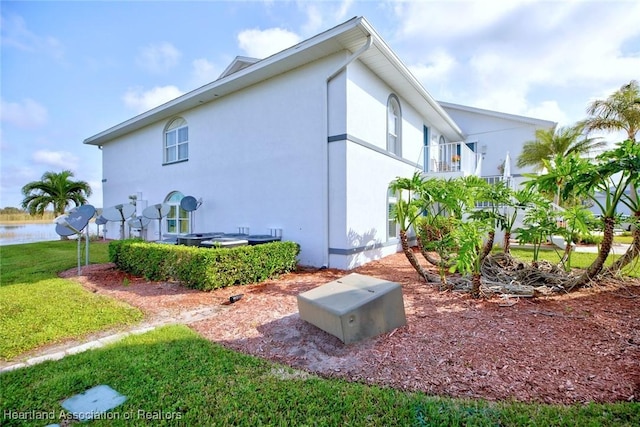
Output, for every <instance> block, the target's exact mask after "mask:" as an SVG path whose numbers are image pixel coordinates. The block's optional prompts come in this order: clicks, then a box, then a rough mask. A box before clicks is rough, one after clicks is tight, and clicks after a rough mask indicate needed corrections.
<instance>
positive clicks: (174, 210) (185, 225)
mask: <svg viewBox="0 0 640 427" xmlns="http://www.w3.org/2000/svg"><path fill="white" fill-rule="evenodd" d="M183 198H184V194H182V193H181V192H179V191H173V192H171V193H169V195H168V196H167V197H166V198H165V199H164V202H165V203H166V204H168V205H169V213H168V214H167V216H166V217H165V220H166V222H167V227H166V229H167V233H168V234H184V233H188V232H189V226H190V224H189V212H187V211H185V210H184V209H182V208H181V207H180V201H181V200H182V199H183Z"/></svg>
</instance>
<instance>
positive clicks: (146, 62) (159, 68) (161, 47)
mask: <svg viewBox="0 0 640 427" xmlns="http://www.w3.org/2000/svg"><path fill="white" fill-rule="evenodd" d="M181 56H182V54H181V53H180V51H179V50H178V49H176V48H175V46H173V45H172V44H171V43H168V42H162V43H156V44H151V45H149V46H146V47H144V48H142V49H140V54H139V55H138V57H137V58H136V63H137V64H138V65H140V66H141V67H143V68H145V69H147V70H149V71H151V72H153V73H162V72H165V71H168V70H169V69H171V68H173V67H175V66H176V65H178V61H179V60H180V57H181Z"/></svg>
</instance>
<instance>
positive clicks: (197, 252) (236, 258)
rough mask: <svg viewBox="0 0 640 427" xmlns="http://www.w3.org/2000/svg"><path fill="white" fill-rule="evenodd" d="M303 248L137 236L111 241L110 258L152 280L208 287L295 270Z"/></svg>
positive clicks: (243, 283)
mask: <svg viewBox="0 0 640 427" xmlns="http://www.w3.org/2000/svg"><path fill="white" fill-rule="evenodd" d="M299 252H300V246H298V244H297V243H294V242H273V243H266V244H263V245H256V246H239V247H236V248H217V249H215V248H212V249H208V248H198V247H194V246H182V245H164V244H158V243H150V242H144V241H141V240H136V239H129V240H116V241H113V242H111V243H110V244H109V259H110V260H111V262H113V263H115V264H116V266H117V267H118V268H119V269H120V270H123V271H126V272H128V273H131V274H133V275H135V276H142V277H145V278H147V279H148V280H175V281H178V282H180V283H182V284H184V285H185V286H187V287H190V288H194V289H200V290H205V291H208V290H212V289H217V288H223V287H226V286H232V285H245V284H247V283H255V282H261V281H263V280H266V279H269V278H273V277H275V276H277V275H278V274H282V273H287V272H289V271H292V270H294V269H295V268H296V265H297V260H296V257H297V255H298V253H299Z"/></svg>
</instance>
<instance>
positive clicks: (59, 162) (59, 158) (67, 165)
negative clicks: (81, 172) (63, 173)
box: [33, 150, 80, 171]
mask: <svg viewBox="0 0 640 427" xmlns="http://www.w3.org/2000/svg"><path fill="white" fill-rule="evenodd" d="M33 161H34V162H36V163H38V164H42V165H46V166H54V167H58V168H60V169H63V170H67V169H68V170H71V171H74V170H76V168H77V167H78V162H79V161H80V159H79V158H78V157H77V156H76V155H74V154H72V153H70V152H68V151H50V150H38V151H36V152H35V153H33Z"/></svg>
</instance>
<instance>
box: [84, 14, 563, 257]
mask: <svg viewBox="0 0 640 427" xmlns="http://www.w3.org/2000/svg"><path fill="white" fill-rule="evenodd" d="M553 126H555V123H552V122H548V121H543V120H537V119H531V118H526V117H520V116H514V115H509V114H503V113H497V112H492V111H487V110H480V109H476V108H471V107H464V106H460V105H454V104H446V103H439V102H437V101H436V100H435V99H433V98H432V96H431V95H430V94H429V93H428V92H427V91H426V90H425V88H424V87H423V86H422V85H421V84H420V83H419V82H418V80H417V79H416V78H415V77H414V76H413V75H412V74H411V73H410V72H409V70H408V69H407V67H406V66H405V65H404V64H403V63H402V61H401V60H400V58H398V56H397V55H396V54H395V53H394V52H393V51H392V50H391V49H390V48H389V46H388V45H387V44H386V43H385V41H384V40H383V39H382V38H381V37H380V35H378V33H377V32H376V31H375V29H374V28H373V27H372V26H371V25H370V24H369V22H367V20H366V19H365V18H362V17H356V18H353V19H351V20H349V21H347V22H345V23H343V24H341V25H339V26H337V27H334V28H332V29H330V30H328V31H325V32H323V33H321V34H318V35H316V36H314V37H312V38H310V39H308V40H306V41H303V42H301V43H299V44H297V45H295V46H293V47H291V48H289V49H286V50H284V51H282V52H279V53H277V54H275V55H272V56H270V57H268V58H265V59H261V60H257V59H253V58H244V57H238V58H236V60H235V61H234V62H233V63H232V64H231V65H230V66H229V67H228V68H227V69H226V70H225V71H224V72H223V73H222V75H221V76H220V77H219V78H218V79H217V80H215V81H213V82H211V83H209V84H207V85H205V86H203V87H201V88H199V89H196V90H194V91H192V92H189V93H187V94H185V95H182V96H180V97H178V98H176V99H174V100H172V101H170V102H168V103H166V104H163V105H161V106H159V107H156V108H154V109H152V110H150V111H147V112H145V113H143V114H141V115H138V116H136V117H133V118H131V119H129V120H127V121H125V122H123V123H120V124H118V125H116V126H114V127H112V128H109V129H107V130H105V131H103V132H100V133H98V134H96V135H94V136H91V137H89V138H87V139H86V140H85V141H84V143H85V144H91V145H95V146H98V147H100V148H101V150H102V158H103V180H102V182H103V194H104V196H103V197H104V200H103V203H104V205H103V206H105V207H109V206H113V205H116V204H120V203H127V202H128V197H129V196H130V195H135V194H137V195H138V197H139V198H140V200H139V201H138V203H139V205H142V206H143V207H144V205H145V204H149V205H151V204H155V203H162V202H167V203H169V204H171V205H173V206H174V207H173V208H172V210H171V212H170V213H169V216H168V217H167V218H165V219H164V222H162V224H163V225H162V227H163V228H162V230H161V231H162V234H163V237H165V236H171V235H176V234H178V233H184V232H188V231H189V220H190V218H189V215H188V214H187V213H186V212H184V211H182V210H181V209H180V208H179V202H180V199H181V198H182V197H184V196H189V195H191V196H195V197H197V198H200V197H201V198H202V199H203V203H202V205H201V206H200V208H199V209H198V210H197V211H195V212H194V218H195V224H196V230H195V231H198V232H212V231H223V232H235V231H237V229H238V227H249V228H250V232H251V233H252V234H268V233H269V229H271V228H279V229H282V237H283V239H285V240H292V241H295V242H297V243H299V244H300V246H301V253H300V256H299V261H300V263H301V264H303V265H311V266H329V267H335V268H343V269H350V268H354V267H356V266H358V265H361V264H364V263H366V262H368V261H370V260H373V259H377V258H380V257H383V256H386V255H389V254H392V253H395V252H397V251H398V250H399V243H398V239H397V236H398V232H397V227H396V224H395V223H394V222H393V221H392V220H390V218H389V215H388V213H389V206H390V204H392V203H393V202H394V196H393V194H389V192H388V186H389V183H390V182H391V181H393V180H394V179H395V178H396V177H398V176H406V177H409V176H411V175H412V174H413V173H414V171H416V170H420V171H424V172H425V173H427V174H442V176H458V175H464V174H472V173H474V172H478V171H476V169H477V166H478V164H477V162H478V161H479V159H480V158H481V157H482V156H484V159H483V160H482V163H481V167H480V169H481V172H482V174H483V175H487V176H489V175H499V172H498V170H497V167H498V165H499V163H500V162H501V161H502V162H503V161H504V158H505V154H506V151H507V150H509V151H510V154H511V158H512V159H515V158H516V157H517V155H518V154H519V147H521V146H522V144H523V143H524V142H525V141H528V140H532V139H534V133H535V130H536V129H538V128H541V127H544V128H547V127H553ZM514 163H515V162H514ZM521 172H522V171H518V170H517V169H514V170H513V174H514V176H517V175H518V174H519V173H521ZM158 235H159V230H158V225H157V222H155V221H152V223H151V224H150V229H149V230H148V233H147V236H148V238H149V239H150V240H155V239H157V238H158ZM109 237H111V238H117V237H118V230H117V227H109Z"/></svg>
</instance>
